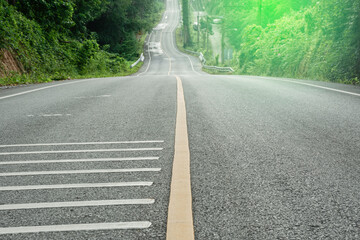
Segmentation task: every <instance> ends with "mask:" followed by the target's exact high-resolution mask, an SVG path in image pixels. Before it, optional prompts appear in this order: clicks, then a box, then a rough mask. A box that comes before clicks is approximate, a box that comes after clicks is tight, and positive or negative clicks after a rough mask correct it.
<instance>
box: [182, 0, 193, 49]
mask: <svg viewBox="0 0 360 240" xmlns="http://www.w3.org/2000/svg"><path fill="white" fill-rule="evenodd" d="M182 8H183V9H182V10H183V12H182V13H183V29H184V32H183V35H184V46H189V45H191V35H190V23H189V1H188V0H182Z"/></svg>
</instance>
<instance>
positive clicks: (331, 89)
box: [259, 77, 360, 97]
mask: <svg viewBox="0 0 360 240" xmlns="http://www.w3.org/2000/svg"><path fill="white" fill-rule="evenodd" d="M259 78H262V79H268V80H275V81H282V82H290V83H296V84H301V85H306V86H311V87H316V88H322V89H326V90H330V91H334V92H340V93H345V94H350V95H354V96H358V97H360V94H359V93H354V92H348V91H344V90H339V89H335V88H329V87H323V86H319V85H315V84H311V83H304V82H298V81H293V80H286V79H273V78H266V77H259Z"/></svg>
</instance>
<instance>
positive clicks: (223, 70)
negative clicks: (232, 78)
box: [203, 65, 234, 72]
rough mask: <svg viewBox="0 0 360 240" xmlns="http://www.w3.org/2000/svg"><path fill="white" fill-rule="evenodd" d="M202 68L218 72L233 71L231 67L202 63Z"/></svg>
mask: <svg viewBox="0 0 360 240" xmlns="http://www.w3.org/2000/svg"><path fill="white" fill-rule="evenodd" d="M203 68H205V69H210V70H216V71H219V72H234V69H232V68H231V67H217V66H206V65H203Z"/></svg>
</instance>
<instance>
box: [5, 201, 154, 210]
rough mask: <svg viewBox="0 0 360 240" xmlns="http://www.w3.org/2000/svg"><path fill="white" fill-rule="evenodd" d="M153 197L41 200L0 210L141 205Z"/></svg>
mask: <svg viewBox="0 0 360 240" xmlns="http://www.w3.org/2000/svg"><path fill="white" fill-rule="evenodd" d="M154 202H155V200H154V199H119V200H97V201H73V202H41V203H21V204H6V205H0V210H19V209H36V208H63V207H90V206H111V205H143V204H153V203H154Z"/></svg>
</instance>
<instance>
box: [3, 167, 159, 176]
mask: <svg viewBox="0 0 360 240" xmlns="http://www.w3.org/2000/svg"><path fill="white" fill-rule="evenodd" d="M160 171H161V168H127V169H126V168H125V169H93V170H67V171H34V172H5V173H0V177H9V176H36V175H60V174H90V173H130V172H160Z"/></svg>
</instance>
